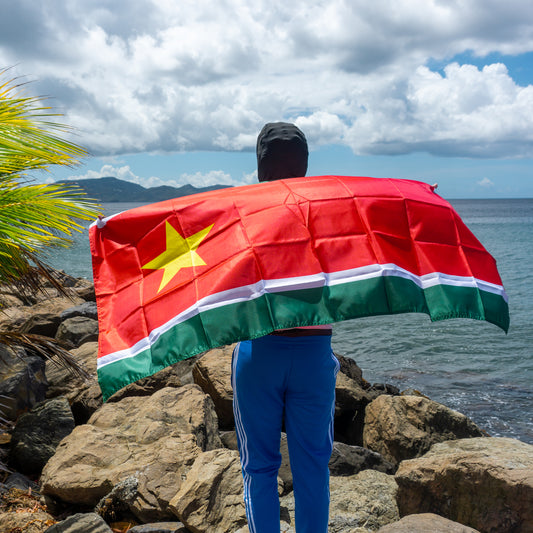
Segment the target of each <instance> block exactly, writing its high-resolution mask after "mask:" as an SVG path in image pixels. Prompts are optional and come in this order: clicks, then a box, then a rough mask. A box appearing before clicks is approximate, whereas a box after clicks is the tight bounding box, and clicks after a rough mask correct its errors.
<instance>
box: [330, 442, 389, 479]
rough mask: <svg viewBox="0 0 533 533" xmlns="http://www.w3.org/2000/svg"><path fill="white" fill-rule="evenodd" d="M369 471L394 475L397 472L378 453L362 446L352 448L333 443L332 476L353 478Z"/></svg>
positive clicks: (347, 445) (340, 443)
mask: <svg viewBox="0 0 533 533" xmlns="http://www.w3.org/2000/svg"><path fill="white" fill-rule="evenodd" d="M368 469H372V470H377V471H378V472H383V473H385V474H394V472H395V470H396V469H395V468H394V465H393V464H392V463H390V462H389V461H386V460H385V459H384V458H383V457H382V456H381V455H380V454H379V453H377V452H373V451H372V450H368V449H366V448H363V447H362V446H350V445H349V444H344V443H342V442H334V443H333V451H332V452H331V457H330V460H329V471H330V473H331V475H332V476H353V475H355V474H358V473H359V472H361V471H363V470H368Z"/></svg>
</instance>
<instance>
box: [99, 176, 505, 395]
mask: <svg viewBox="0 0 533 533" xmlns="http://www.w3.org/2000/svg"><path fill="white" fill-rule="evenodd" d="M99 226H101V227H99ZM90 241H91V252H92V257H93V272H94V282H95V289H96V293H97V303H98V315H99V326H100V336H99V363H98V372H99V379H100V384H101V386H102V390H103V392H104V396H105V397H106V398H107V397H108V396H109V395H110V394H112V393H113V392H114V391H116V390H118V389H119V388H121V387H123V386H125V385H126V384H128V383H130V382H132V381H135V380H137V379H139V378H141V377H144V376H146V375H150V374H152V373H154V372H156V371H158V370H160V369H162V368H164V367H165V366H168V365H169V364H172V363H174V362H176V361H178V360H181V359H183V358H186V357H189V356H191V355H194V354H197V353H200V352H202V351H205V350H207V349H210V348H213V347H215V346H219V345H222V344H227V343H231V342H234V341H237V340H241V339H244V338H254V337H258V336H261V335H265V334H268V333H269V332H271V331H273V330H275V329H280V328H285V327H294V326H303V325H314V324H321V323H329V322H334V321H338V320H345V319H349V318H354V317H358V316H367V315H375V314H386V313H401V312H425V313H428V314H429V315H430V317H431V318H432V319H433V320H438V319H443V318H452V317H469V318H476V319H483V320H487V321H489V322H492V323H495V324H497V325H498V326H500V327H502V328H503V329H505V330H507V328H508V323H509V315H508V306H507V298H506V295H505V291H504V289H503V287H502V283H501V279H500V276H499V274H498V271H497V269H496V263H495V261H494V259H493V258H492V257H491V256H490V255H489V254H488V252H487V251H486V250H485V249H484V248H483V246H482V245H481V243H480V242H479V241H478V240H477V239H476V237H475V236H474V235H473V234H472V233H471V232H470V231H469V230H468V228H467V227H466V226H465V225H464V223H463V222H462V221H461V219H460V218H459V216H458V215H457V213H456V212H455V211H454V209H453V208H452V207H451V206H450V204H449V203H448V202H446V201H445V200H443V199H442V198H440V197H439V196H438V195H436V194H435V193H434V192H433V191H432V189H431V187H430V186H429V185H426V184H424V183H420V182H415V181H410V180H393V179H376V178H365V177H340V176H321V177H313V178H293V179H289V180H280V181H274V182H267V183H260V184H255V185H249V186H245V187H236V188H229V189H223V190H218V191H212V192H207V193H202V194H197V195H193V196H187V197H183V198H177V199H174V200H169V201H166V202H161V203H158V204H153V205H149V206H144V207H140V208H137V209H133V210H131V211H126V212H124V213H121V214H118V215H115V216H112V217H109V218H107V219H104V220H103V221H101V222H100V223H99V224H93V226H92V227H91V229H90Z"/></svg>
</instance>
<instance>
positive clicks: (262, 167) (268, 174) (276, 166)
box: [256, 122, 309, 181]
mask: <svg viewBox="0 0 533 533" xmlns="http://www.w3.org/2000/svg"><path fill="white" fill-rule="evenodd" d="M256 151H257V177H258V178H259V181H274V180H280V179H283V178H296V177H300V176H305V173H306V172H307V159H308V156H309V150H308V148H307V141H306V139H305V135H304V134H303V133H302V131H301V130H300V129H299V128H297V127H296V126H295V125H294V124H289V123H288V122H270V123H268V124H265V125H264V126H263V129H262V130H261V132H260V133H259V136H258V137H257V150H256Z"/></svg>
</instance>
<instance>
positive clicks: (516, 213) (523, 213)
mask: <svg viewBox="0 0 533 533" xmlns="http://www.w3.org/2000/svg"><path fill="white" fill-rule="evenodd" d="M451 203H452V204H453V206H454V207H455V209H456V210H457V211H458V213H459V214H460V215H461V217H462V219H463V220H464V222H465V223H466V224H467V226H468V227H469V228H470V229H471V230H472V231H473V233H474V234H475V235H476V236H477V237H478V239H479V240H480V241H481V242H482V243H483V245H484V246H485V247H486V248H487V250H488V251H489V252H490V253H491V254H492V255H493V256H494V257H495V258H496V261H497V263H498V269H499V271H500V275H501V277H502V279H503V283H504V286H505V288H506V291H507V293H508V296H509V306H510V314H511V326H510V329H509V333H508V334H507V335H506V334H505V333H504V332H503V331H502V330H500V329H499V328H497V327H496V326H494V325H492V324H488V323H486V322H481V321H475V320H466V319H455V320H445V321H441V322H431V321H430V320H429V318H428V317H427V316H426V315H424V314H414V313H413V314H405V315H395V316H382V317H368V318H360V319H356V320H350V321H346V322H341V323H337V324H335V325H334V329H333V347H334V350H335V351H336V352H337V353H340V354H343V355H346V356H349V357H352V358H353V359H355V360H356V361H357V363H358V364H359V366H360V367H361V368H362V369H363V376H364V377H365V379H367V380H368V381H370V382H372V383H377V382H381V383H391V384H393V385H396V386H397V387H399V388H400V390H405V389H408V388H412V389H416V390H419V391H420V392H422V393H423V394H425V395H427V396H429V397H430V398H432V399H433V400H436V401H438V402H441V403H443V404H445V405H447V406H448V407H451V408H452V409H456V410H458V411H460V412H462V413H464V414H466V415H467V416H469V417H470V418H471V419H472V420H473V421H474V422H476V423H477V424H478V425H479V426H480V427H481V428H483V429H485V430H486V431H487V432H488V433H489V434H490V435H492V436H503V437H514V438H518V439H520V440H522V441H524V442H528V443H531V444H533V281H532V277H531V273H530V269H531V268H532V267H533V199H518V200H452V202H451ZM138 205H142V204H125V203H124V204H105V205H104V209H105V214H106V215H109V214H112V213H116V212H119V211H124V210H126V209H131V208H133V207H136V206H138ZM48 261H49V263H50V264H51V265H52V266H55V267H56V268H59V269H62V270H64V271H65V272H67V273H69V274H71V275H73V276H77V277H87V278H91V277H92V270H91V260H90V251H89V244H88V238H87V232H86V231H85V232H84V233H83V234H80V235H77V236H76V237H75V240H74V243H73V245H72V246H71V247H70V248H69V249H66V250H64V249H55V250H53V251H52V252H51V253H50V254H49V257H48Z"/></svg>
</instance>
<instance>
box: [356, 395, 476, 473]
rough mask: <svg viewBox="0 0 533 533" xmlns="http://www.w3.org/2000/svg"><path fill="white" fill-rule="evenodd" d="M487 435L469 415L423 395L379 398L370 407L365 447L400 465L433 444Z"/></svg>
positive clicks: (366, 419) (364, 437)
mask: <svg viewBox="0 0 533 533" xmlns="http://www.w3.org/2000/svg"><path fill="white" fill-rule="evenodd" d="M483 435H484V433H483V432H482V431H481V429H479V428H478V427H477V426H476V425H475V424H474V423H473V422H472V421H471V420H470V419H469V418H467V417H466V416H465V415H463V414H461V413H458V412H457V411H453V410H452V409H449V408H448V407H446V406H444V405H442V404H440V403H437V402H434V401H432V400H429V399H427V398H423V397H420V396H388V395H382V396H379V397H378V398H376V399H375V400H374V401H373V402H372V403H370V404H369V405H368V406H367V407H366V414H365V427H364V433H363V445H364V446H365V447H366V448H369V449H370V450H374V451H376V452H379V453H380V454H381V455H383V457H385V459H387V460H389V461H391V462H392V463H394V464H398V463H399V462H400V461H403V460H404V459H412V458H413V457H418V456H420V455H422V454H424V453H425V452H427V451H428V450H429V448H430V447H431V445H432V444H435V443H437V442H443V441H446V440H449V439H460V438H468V437H481V436H483Z"/></svg>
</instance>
